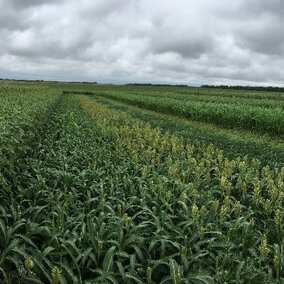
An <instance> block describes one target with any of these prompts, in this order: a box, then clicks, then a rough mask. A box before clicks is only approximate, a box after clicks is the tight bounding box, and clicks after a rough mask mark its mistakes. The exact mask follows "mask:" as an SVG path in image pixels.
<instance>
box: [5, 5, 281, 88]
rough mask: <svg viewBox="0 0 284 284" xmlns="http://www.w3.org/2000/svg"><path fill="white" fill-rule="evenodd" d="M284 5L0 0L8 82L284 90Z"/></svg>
mask: <svg viewBox="0 0 284 284" xmlns="http://www.w3.org/2000/svg"><path fill="white" fill-rule="evenodd" d="M283 13H284V2H283V1H280V0H271V1H266V0H236V1H234V2H232V3H231V2H230V3H229V2H228V1H225V0H211V1H206V0H177V1H170V0H157V1H152V0H120V1H117V0H104V1H101V0H68V1H67V0H21V1H17V0H0V77H13V76H14V77H17V78H18V77H22V78H30V79H32V78H37V79H38V78H42V79H54V80H96V81H108V82H111V81H113V82H121V83H124V82H129V81H133V82H134V81H136V82H137V81H140V82H145V81H146V82H147V81H151V82H168V83H188V84H191V83H196V84H198V83H201V84H203V83H209V84H214V83H226V84H228V83H229V84H282V78H283V76H284V71H282V66H283V60H282V58H283V55H284V32H283V31H282V28H281V27H282V25H281V21H282V16H283Z"/></svg>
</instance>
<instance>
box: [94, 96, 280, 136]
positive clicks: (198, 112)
mask: <svg viewBox="0 0 284 284" xmlns="http://www.w3.org/2000/svg"><path fill="white" fill-rule="evenodd" d="M95 94H96V95H98V96H103V97H107V98H111V99H115V100H118V101H122V102H126V103H128V104H132V105H135V106H138V107H141V108H146V109H150V110H155V111H158V112H161V113H169V114H173V115H176V116H179V117H184V118H187V119H192V120H196V121H202V122H207V123H212V124H215V125H217V126H220V127H224V128H237V129H243V130H249V131H252V132H257V133H262V134H268V135H271V136H279V137H282V136H283V133H284V111H283V109H281V108H275V109H264V108H260V107H252V106H245V105H241V106H238V105H230V104H217V103H204V102H194V101H190V102H184V101H179V100H175V99H170V98H155V97H149V96H141V95H130V94H122V93H109V92H105V93H95Z"/></svg>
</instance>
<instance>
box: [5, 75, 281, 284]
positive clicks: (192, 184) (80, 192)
mask: <svg viewBox="0 0 284 284" xmlns="http://www.w3.org/2000/svg"><path fill="white" fill-rule="evenodd" d="M0 105H1V107H0V141H1V143H0V282H1V283H12V284H14V283H53V284H59V283H62V284H63V283H64V284H69V283H86V284H87V283H119V284H120V283H122V284H123V283H125V284H132V283H140V284H144V283H147V284H153V283H157V284H158V283H164V284H170V283H174V284H181V283H192V284H193V283H194V284H199V283H200V284H206V283H208V284H211V283H221V284H225V283H227V284H232V283H236V284H241V283H243V284H246V283H269V284H270V283H272V284H274V283H284V211H283V205H284V142H283V138H284V93H281V92H277V93H276V92H265V91H248V90H233V89H228V90H224V89H216V88H189V87H178V86H175V87H170V86H135V85H129V86H126V85H125V86H116V85H100V84H97V85H96V84H79V83H51V82H50V83H47V82H16V81H0Z"/></svg>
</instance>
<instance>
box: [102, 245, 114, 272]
mask: <svg viewBox="0 0 284 284" xmlns="http://www.w3.org/2000/svg"><path fill="white" fill-rule="evenodd" d="M115 249H116V247H115V246H113V247H111V248H110V249H109V250H108V251H107V252H106V254H105V257H104V260H103V270H104V271H105V272H110V270H111V269H112V266H113V257H114V251H115Z"/></svg>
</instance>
